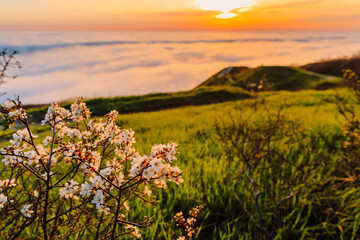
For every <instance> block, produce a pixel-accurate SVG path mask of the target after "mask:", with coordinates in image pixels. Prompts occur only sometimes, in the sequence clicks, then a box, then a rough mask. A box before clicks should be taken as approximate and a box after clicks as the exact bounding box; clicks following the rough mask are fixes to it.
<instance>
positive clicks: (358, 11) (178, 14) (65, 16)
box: [0, 0, 360, 31]
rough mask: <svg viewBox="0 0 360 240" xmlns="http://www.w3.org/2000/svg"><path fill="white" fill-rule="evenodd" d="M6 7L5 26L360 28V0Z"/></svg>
mask: <svg viewBox="0 0 360 240" xmlns="http://www.w3.org/2000/svg"><path fill="white" fill-rule="evenodd" d="M0 9H1V10H2V11H1V12H2V13H1V14H0V30H274V29H284V30H292V29H294V30H346V31H349V30H350V31H351V30H354V31H359V30H360V0H341V1H339V0H102V1H100V0H31V1H30V0H11V1H1V2H0ZM224 12H226V13H231V14H227V15H225V16H228V15H229V16H232V17H231V18H219V14H221V13H224Z"/></svg>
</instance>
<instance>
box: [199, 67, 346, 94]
mask: <svg viewBox="0 0 360 240" xmlns="http://www.w3.org/2000/svg"><path fill="white" fill-rule="evenodd" d="M340 81H341V79H340V78H336V77H331V76H327V75H322V74H318V73H313V72H309V71H306V70H302V69H299V68H296V67H289V66H261V67H257V68H247V67H228V68H225V69H223V70H221V71H220V72H218V73H216V74H215V75H213V76H212V77H211V78H209V79H208V80H206V81H205V82H203V83H201V84H200V85H199V86H198V87H196V88H195V89H197V88H199V87H207V86H224V85H225V86H237V87H241V88H242V89H245V90H252V91H264V90H267V91H269V90H290V91H294V90H301V89H327V88H332V87H335V86H338V85H339V84H340Z"/></svg>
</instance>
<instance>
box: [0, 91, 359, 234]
mask: <svg viewBox="0 0 360 240" xmlns="http://www.w3.org/2000/svg"><path fill="white" fill-rule="evenodd" d="M338 92H339V94H341V95H342V96H344V97H345V96H347V95H348V94H349V92H348V91H347V90H346V89H340V90H338ZM335 94H336V91H335V90H326V91H315V90H306V91H299V92H287V91H279V92H263V93H260V94H259V95H258V98H256V99H244V100H240V101H232V102H225V103H217V104H212V105H204V106H186V107H181V108H177V109H169V110H163V111H156V112H142V113H133V114H121V115H119V116H118V118H117V122H118V123H119V124H121V125H125V127H127V128H132V129H133V130H134V131H135V132H136V139H137V142H136V145H135V147H136V148H137V149H138V150H139V151H140V152H141V153H143V154H145V153H149V150H150V148H151V146H152V145H154V144H159V143H167V142H169V141H174V142H177V143H178V144H179V151H180V153H181V154H180V156H179V159H178V160H177V161H176V165H178V166H180V167H181V169H182V170H183V178H184V183H183V184H180V185H179V186H177V185H175V184H172V183H170V184H168V185H169V187H168V189H166V190H159V191H158V193H157V195H156V196H157V198H158V199H159V202H158V204H157V205H156V206H153V205H150V204H147V203H143V202H142V201H140V200H139V201H135V202H132V203H131V204H132V205H131V207H132V208H133V209H134V213H133V215H132V216H131V217H132V218H133V219H141V218H142V216H144V215H147V216H154V222H153V224H152V227H151V228H150V229H147V230H145V232H144V236H146V237H145V238H144V239H172V230H171V229H173V228H174V225H175V224H174V220H173V216H174V214H175V213H176V212H178V211H183V212H188V210H190V209H191V208H192V207H194V206H195V205H199V204H203V205H204V206H205V208H204V210H203V213H202V214H201V216H200V218H199V222H198V223H199V224H200V226H201V231H200V233H199V239H263V235H262V234H261V233H260V232H259V231H258V230H257V228H256V227H255V226H254V224H252V223H251V221H250V220H249V218H248V217H247V215H246V214H245V213H244V212H243V210H242V209H241V208H240V206H239V204H238V203H237V201H236V200H235V198H234V195H233V193H232V191H231V190H230V187H229V185H230V181H231V178H232V177H233V176H234V175H235V174H237V173H238V172H239V165H238V163H237V162H236V161H229V159H228V158H227V156H226V155H225V153H224V152H225V150H224V146H223V145H222V143H221V142H220V141H219V139H218V137H217V135H216V133H215V130H214V125H215V122H216V121H220V122H225V123H226V122H227V121H228V120H229V116H230V115H231V116H237V115H239V114H245V115H251V114H253V118H252V120H253V121H260V120H262V119H265V117H266V115H267V114H268V112H269V111H275V110H276V109H279V108H280V107H283V112H284V114H286V115H287V116H288V117H289V118H290V119H292V120H296V121H298V122H299V124H300V125H301V129H303V131H304V133H306V134H305V135H306V136H307V138H306V139H304V143H301V144H298V145H290V146H289V145H286V143H283V145H281V146H280V147H281V149H282V150H284V152H286V154H288V156H289V158H291V159H300V158H304V156H303V155H300V154H299V153H301V152H302V148H304V147H306V146H307V145H306V144H305V143H306V141H308V142H309V146H311V147H312V149H313V152H314V155H311V158H310V161H313V162H319V163H318V164H317V165H316V166H317V167H316V168H314V171H315V170H316V171H318V170H319V169H320V170H321V171H322V175H317V177H318V178H319V179H321V178H322V177H324V178H325V177H328V174H329V172H331V171H333V169H334V168H335V164H334V163H335V161H336V159H337V157H338V156H337V155H336V154H335V153H334V152H331V151H330V150H329V149H328V147H327V146H326V143H325V142H326V141H325V140H328V141H329V142H331V143H333V144H335V145H337V146H339V145H340V143H341V141H342V137H341V124H342V122H343V118H342V117H341V116H340V115H339V114H338V112H337V109H336V107H335V105H333V104H331V103H328V102H327V101H325V100H326V99H328V98H332V97H334V96H335ZM164 96H168V95H166V94H165V95H148V97H149V98H154V99H156V98H160V99H162V98H163V97H164ZM117 99H119V98H115V99H114V101H115V102H114V103H113V104H110V106H107V105H103V109H104V110H103V111H107V110H111V109H113V107H114V106H117V104H119V103H118V102H116V100H117ZM130 100H131V101H135V99H131V98H129V101H130ZM92 101H94V102H92ZM103 101H104V102H103ZM109 102H110V100H107V101H105V99H96V100H91V101H88V103H89V105H90V106H92V105H91V104H95V103H96V104H95V105H96V106H101V104H109ZM256 102H257V103H258V107H257V113H256V114H255V113H254V107H253V106H254V104H255V103H256ZM93 109H94V108H93ZM357 110H359V109H357ZM92 111H94V110H92ZM34 128H35V131H37V132H39V133H40V135H46V134H47V133H48V132H46V131H47V130H46V129H45V128H44V127H40V126H38V125H36V126H34ZM13 131H14V130H7V131H5V132H1V134H0V138H1V140H3V141H1V145H4V144H5V141H4V140H6V139H7V138H8V137H10V136H11V134H12V132H13ZM324 134H325V135H324ZM323 136H325V137H326V139H325V140H324V139H323V138H322V137H323ZM324 162H326V167H325V166H324V167H322V165H321V164H324ZM320 170H319V171H320ZM242 184H244V183H242V182H241V181H240V182H238V184H237V191H239V192H241V191H242V187H241V186H242ZM341 191H343V192H341ZM341 191H336V192H335V193H329V194H331V198H335V197H336V196H342V194H343V193H344V194H345V190H341ZM243 194H244V195H243V196H244V197H245V198H246V194H248V193H246V192H244V193H243ZM311 196H312V197H313V199H311V200H310V199H294V200H293V202H292V204H296V206H295V208H293V205H289V210H294V211H295V212H294V213H293V215H292V217H291V219H290V220H291V221H290V220H289V222H291V223H292V224H291V225H290V226H287V228H284V229H282V230H280V232H281V231H283V232H284V233H280V235H279V236H283V238H284V239H286V238H287V237H293V238H294V239H300V238H301V236H303V237H304V239H316V238H317V237H316V236H317V234H320V232H321V233H323V232H326V231H329V233H330V234H329V235H328V236H327V237H326V236H325V238H323V239H340V238H339V236H340V235H339V232H338V231H335V232H334V227H331V226H332V225H331V224H334V223H333V222H331V221H335V220H336V219H335V220H334V219H327V218H326V216H328V215H326V214H325V210H326V207H324V203H323V200H321V198H322V196H320V197H319V194H314V195H311ZM346 196H347V197H344V199H343V200H342V201H343V203H342V205H341V203H339V209H341V211H344V212H346V213H347V214H349V213H350V214H351V212H353V211H355V212H357V211H359V209H358V207H357V205H358V204H356V203H357V202H356V201H357V200H356V199H358V198H359V197H360V191H354V192H353V194H351V195H346ZM334 201H335V200H334ZM349 202H350V203H352V204H354V205H351V204H349V205H348V204H346V203H349ZM358 220H359V219H358V218H355V219H348V220H346V221H345V220H344V221H345V222H344V223H341V224H342V225H341V224H340V223H338V222H339V221H338V222H337V224H339V225H340V226H342V227H343V228H345V227H344V225H346V224H349V225H351V224H353V223H354V222H355V221H358ZM323 221H325V222H326V221H328V224H329V225H328V226H323V227H322V230H321V231H320V230H319V224H320V225H321V224H322V222H323ZM346 226H347V225H346ZM351 226H355V225H351ZM314 229H315V230H314ZM345 229H348V228H345ZM354 231H355V232H356V231H358V230H356V229H355V230H354ZM289 232H290V233H291V234H289ZM321 236H322V235H321ZM321 236H320V237H319V238H321ZM329 236H330V237H329ZM322 237H324V236H322ZM279 239H281V237H280V238H279Z"/></svg>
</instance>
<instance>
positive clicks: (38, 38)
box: [0, 31, 360, 104]
mask: <svg viewBox="0 0 360 240" xmlns="http://www.w3.org/2000/svg"><path fill="white" fill-rule="evenodd" d="M2 49H8V50H17V51H19V52H20V53H21V54H19V55H17V56H16V58H17V60H19V61H20V62H21V63H22V65H23V68H22V69H16V70H15V69H12V70H11V71H9V72H8V73H9V74H13V75H18V78H16V79H14V80H13V79H9V80H8V81H7V83H5V84H2V85H1V86H0V92H7V94H6V95H4V96H2V97H1V99H0V100H4V99H5V98H13V97H16V96H20V99H21V100H22V101H23V103H25V104H30V103H49V102H51V101H59V100H64V99H69V98H74V97H77V96H84V97H88V98H93V97H112V96H125V95H139V94H145V93H153V92H173V91H179V90H189V89H191V88H193V87H195V86H197V85H198V84H200V83H201V82H202V81H204V80H206V79H207V78H208V77H210V76H211V75H213V74H214V73H216V72H218V71H219V70H221V69H222V68H224V67H228V66H235V65H242V66H250V67H255V66H259V65H301V64H305V63H308V62H311V61H316V60H320V59H328V58H334V57H342V56H351V55H353V54H358V53H360V33H359V32H357V33H356V32H340V33H339V32H328V33H325V32H320V33H318V32H13V31H6V32H5V31H4V32H0V50H2Z"/></svg>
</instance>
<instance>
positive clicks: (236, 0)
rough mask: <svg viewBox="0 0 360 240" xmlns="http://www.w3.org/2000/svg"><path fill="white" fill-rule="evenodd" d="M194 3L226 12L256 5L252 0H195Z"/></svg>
mask: <svg viewBox="0 0 360 240" xmlns="http://www.w3.org/2000/svg"><path fill="white" fill-rule="evenodd" d="M194 3H195V4H197V5H198V6H200V7H202V8H203V9H206V10H218V11H222V12H224V13H226V12H229V11H231V10H233V9H237V8H248V7H251V6H253V5H254V3H253V1H252V0H221V1H218V0H195V2H194Z"/></svg>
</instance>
